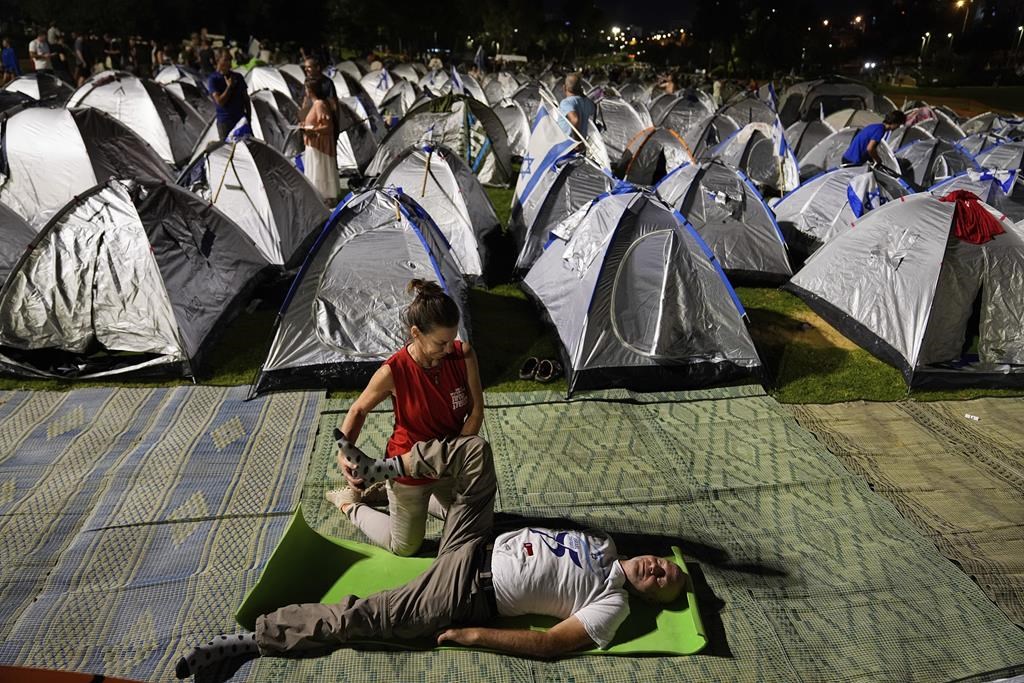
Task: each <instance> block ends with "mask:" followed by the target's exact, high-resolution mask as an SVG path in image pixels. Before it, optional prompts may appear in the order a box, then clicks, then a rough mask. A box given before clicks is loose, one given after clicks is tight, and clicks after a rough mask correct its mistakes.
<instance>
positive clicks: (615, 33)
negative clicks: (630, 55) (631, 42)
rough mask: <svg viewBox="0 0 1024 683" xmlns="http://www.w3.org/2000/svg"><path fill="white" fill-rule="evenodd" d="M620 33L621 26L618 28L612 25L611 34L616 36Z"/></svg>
mask: <svg viewBox="0 0 1024 683" xmlns="http://www.w3.org/2000/svg"><path fill="white" fill-rule="evenodd" d="M620 33H622V29H621V28H619V27H618V26H612V35H613V36H617V35H619V34H620Z"/></svg>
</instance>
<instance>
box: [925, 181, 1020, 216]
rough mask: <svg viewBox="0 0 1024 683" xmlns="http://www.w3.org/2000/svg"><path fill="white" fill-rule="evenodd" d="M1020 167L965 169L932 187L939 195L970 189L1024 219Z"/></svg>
mask: <svg viewBox="0 0 1024 683" xmlns="http://www.w3.org/2000/svg"><path fill="white" fill-rule="evenodd" d="M1020 184H1021V178H1020V172H1019V171H985V170H982V171H973V170H971V171H965V172H964V173H961V174H959V175H956V176H953V177H952V178H946V179H944V180H941V181H940V182H938V183H936V184H935V185H933V186H932V187H930V188H928V191H929V192H931V193H932V194H933V195H935V196H936V197H945V196H946V195H947V194H949V193H950V192H954V191H956V190H967V191H968V192H970V193H971V194H973V195H975V196H976V197H978V198H979V199H981V201H983V202H985V203H986V204H988V205H989V206H991V207H992V208H993V209H995V210H996V211H999V212H1000V213H1002V214H1004V215H1005V216H1006V217H1007V218H1009V219H1010V220H1011V221H1013V222H1014V223H1020V222H1021V221H1022V220H1024V188H1021V186H1020Z"/></svg>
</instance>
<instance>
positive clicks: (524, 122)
mask: <svg viewBox="0 0 1024 683" xmlns="http://www.w3.org/2000/svg"><path fill="white" fill-rule="evenodd" d="M492 109H493V110H494V113H495V114H497V115H498V118H499V119H500V120H501V125H503V126H505V133H506V134H507V135H508V149H509V152H511V153H512V156H513V157H520V158H521V157H523V156H524V155H525V154H526V148H527V146H528V145H529V144H530V121H529V119H527V118H526V112H525V111H523V107H522V105H520V104H519V103H518V102H516V101H515V100H502V101H500V102H498V103H497V104H495V105H494V106H493V107H492Z"/></svg>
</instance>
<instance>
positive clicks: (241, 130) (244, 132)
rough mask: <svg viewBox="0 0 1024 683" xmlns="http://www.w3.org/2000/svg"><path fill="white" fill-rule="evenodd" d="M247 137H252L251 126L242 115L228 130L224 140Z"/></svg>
mask: <svg viewBox="0 0 1024 683" xmlns="http://www.w3.org/2000/svg"><path fill="white" fill-rule="evenodd" d="M249 137H252V126H251V125H249V119H247V118H246V117H244V116H243V117H242V118H241V119H239V120H238V123H236V124H235V127H234V128H232V129H231V130H230V131H229V132H228V136H227V137H226V138H224V141H225V142H238V141H239V140H243V139H245V138H249Z"/></svg>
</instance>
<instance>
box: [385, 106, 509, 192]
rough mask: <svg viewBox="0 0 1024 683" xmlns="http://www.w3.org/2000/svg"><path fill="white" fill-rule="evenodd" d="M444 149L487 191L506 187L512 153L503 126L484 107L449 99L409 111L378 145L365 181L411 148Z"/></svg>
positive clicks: (491, 111)
mask: <svg viewBox="0 0 1024 683" xmlns="http://www.w3.org/2000/svg"><path fill="white" fill-rule="evenodd" d="M417 144H431V145H444V146H445V147H448V148H449V149H452V150H454V151H456V152H458V153H459V154H460V155H461V156H463V157H464V158H465V159H466V163H467V164H468V165H469V166H470V168H471V169H472V170H473V172H474V173H475V174H476V175H477V177H478V178H479V179H480V182H481V183H483V184H484V185H499V186H507V185H508V184H510V183H511V180H512V177H513V176H512V153H511V151H510V150H509V147H508V134H507V133H506V132H505V127H504V126H503V125H502V124H501V120H500V119H499V118H498V116H497V115H496V114H495V113H494V111H493V110H492V109H491V108H490V107H488V106H487V105H486V104H483V103H482V102H480V101H478V100H476V99H474V98H472V97H468V96H465V95H446V96H444V97H440V98H437V99H434V100H429V101H426V102H423V103H422V104H420V105H417V106H416V107H414V108H413V109H411V110H410V111H409V112H408V113H407V114H406V115H405V117H404V118H402V120H401V121H399V122H398V125H396V126H395V127H394V128H392V129H391V130H390V131H389V132H388V134H387V137H385V138H384V140H383V141H382V142H381V143H380V147H379V148H378V149H377V153H376V155H375V156H374V157H373V161H371V162H370V165H369V167H368V168H367V169H366V175H368V176H371V177H376V176H378V175H380V174H381V173H382V172H383V171H384V169H385V168H387V167H388V166H389V165H390V164H391V161H392V160H393V159H394V158H395V157H397V156H398V155H399V154H401V153H402V152H403V151H404V150H405V149H407V148H408V147H409V146H410V145H417Z"/></svg>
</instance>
